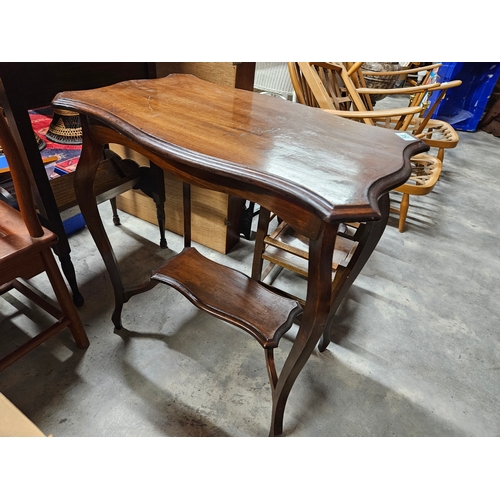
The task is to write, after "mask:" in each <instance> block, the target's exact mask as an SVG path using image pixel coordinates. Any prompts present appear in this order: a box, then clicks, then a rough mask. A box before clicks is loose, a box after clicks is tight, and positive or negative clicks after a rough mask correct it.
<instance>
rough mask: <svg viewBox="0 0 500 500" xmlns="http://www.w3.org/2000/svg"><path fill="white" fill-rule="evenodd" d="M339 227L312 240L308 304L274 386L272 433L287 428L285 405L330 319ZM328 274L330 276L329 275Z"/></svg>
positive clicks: (324, 228) (331, 228) (330, 227)
mask: <svg viewBox="0 0 500 500" xmlns="http://www.w3.org/2000/svg"><path fill="white" fill-rule="evenodd" d="M337 230H338V227H337V226H336V225H335V226H333V225H332V226H328V225H324V226H323V229H322V233H321V235H320V237H319V238H318V239H317V240H315V241H310V242H309V270H308V280H307V282H308V286H307V297H306V305H305V307H304V312H303V316H302V321H301V323H300V328H299V331H298V333H297V337H296V339H295V341H294V343H293V346H292V349H291V350H290V353H289V355H288V357H287V359H286V361H285V363H284V365H283V368H282V370H281V372H280V374H279V376H278V379H277V381H276V384H275V387H273V389H272V395H273V411H272V419H271V430H270V432H269V435H270V436H279V435H281V434H282V432H283V416H284V412H285V405H286V402H287V399H288V396H289V394H290V391H291V390H292V387H293V384H294V383H295V380H296V379H297V377H298V375H299V373H300V372H301V370H302V368H303V367H304V365H305V364H306V362H307V360H308V359H309V357H310V355H311V353H312V352H313V350H314V349H315V347H316V344H317V343H318V340H319V338H320V337H321V335H322V333H323V330H324V327H325V323H326V321H327V319H328V312H329V310H330V297H331V279H330V276H331V270H332V258H333V249H334V247H335V238H336V236H337ZM325 277H326V279H325Z"/></svg>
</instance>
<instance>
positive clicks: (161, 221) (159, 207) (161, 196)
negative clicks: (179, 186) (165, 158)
mask: <svg viewBox="0 0 500 500" xmlns="http://www.w3.org/2000/svg"><path fill="white" fill-rule="evenodd" d="M150 168H151V171H152V174H153V177H154V184H153V186H154V189H153V192H152V195H153V201H154V202H155V205H156V219H157V221H158V228H159V230H160V248H168V244H167V240H166V238H165V175H164V173H163V169H161V168H160V167H158V165H155V164H154V163H153V162H150Z"/></svg>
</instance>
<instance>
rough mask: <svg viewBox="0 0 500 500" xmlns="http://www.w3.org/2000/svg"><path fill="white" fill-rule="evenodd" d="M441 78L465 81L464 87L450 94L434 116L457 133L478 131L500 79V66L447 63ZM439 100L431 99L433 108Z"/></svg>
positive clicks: (484, 63) (453, 89)
mask: <svg viewBox="0 0 500 500" xmlns="http://www.w3.org/2000/svg"><path fill="white" fill-rule="evenodd" d="M438 76H439V78H440V79H441V81H442V82H448V81H450V80H462V85H460V87H455V88H452V89H450V90H449V91H448V92H447V94H446V97H445V98H444V99H443V100H442V101H441V102H440V103H439V105H438V107H437V109H436V111H435V112H434V114H433V115H432V117H433V118H436V119H438V120H444V121H446V122H448V123H450V124H451V125H453V127H454V128H455V129H456V130H462V131H466V132H474V131H475V130H476V128H477V125H478V123H479V121H480V120H481V118H482V116H483V113H484V109H485V108H486V105H487V104H488V99H489V98H490V95H491V92H492V91H493V89H494V88H495V84H496V82H497V80H498V78H499V77H500V63H492V62H480V63H468V62H465V63H452V62H444V63H443V65H442V66H441V67H440V68H439V71H438ZM435 99H436V96H435V95H433V96H431V98H430V105H432V104H433V103H434V101H435Z"/></svg>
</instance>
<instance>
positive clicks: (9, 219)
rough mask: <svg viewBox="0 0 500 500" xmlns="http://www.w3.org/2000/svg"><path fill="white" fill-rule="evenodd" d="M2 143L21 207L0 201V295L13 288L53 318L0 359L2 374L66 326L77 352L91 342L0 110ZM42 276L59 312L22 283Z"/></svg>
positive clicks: (0, 141)
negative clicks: (51, 290)
mask: <svg viewBox="0 0 500 500" xmlns="http://www.w3.org/2000/svg"><path fill="white" fill-rule="evenodd" d="M0 144H2V147H3V150H4V153H5V156H6V158H7V161H8V164H9V168H10V173H11V175H12V180H13V183H14V188H15V192H16V198H17V203H18V206H19V211H17V210H16V209H14V208H12V207H11V206H9V205H8V204H7V203H5V202H0V294H3V293H6V292H8V291H10V290H13V289H15V290H17V291H18V292H20V293H22V294H23V295H25V296H26V297H27V298H28V299H29V300H30V301H32V302H33V303H34V304H36V305H37V306H39V307H41V308H42V309H44V310H45V311H46V312H48V313H49V314H50V315H52V316H53V317H54V318H55V319H56V322H55V323H53V324H52V325H50V326H49V327H47V328H45V330H43V331H42V332H40V333H39V334H37V335H36V336H34V337H31V338H30V339H29V340H28V341H26V342H25V343H24V344H23V345H21V346H19V347H17V348H16V349H14V350H13V351H11V352H10V353H9V354H7V355H4V356H3V357H2V358H1V359H0V371H1V370H3V369H5V368H6V367H8V366H9V365H11V364H12V363H14V362H15V361H17V360H18V359H19V358H21V357H22V356H24V355H25V354H27V353H28V352H30V351H31V350H33V349H34V348H35V347H37V346H38V345H39V344H41V343H42V342H45V341H46V340H47V339H49V338H50V337H52V336H53V335H55V334H56V333H58V332H60V331H61V330H63V329H64V328H66V327H68V328H69V329H70V330H71V333H72V334H73V337H74V339H75V342H76V345H77V346H78V347H79V348H82V349H83V348H86V347H88V345H89V340H88V338H87V335H86V333H85V330H84V327H83V325H82V322H81V320H80V317H79V316H78V313H77V311H76V309H75V306H74V304H73V301H72V299H71V296H70V294H69V292H68V289H67V288H66V285H65V283H64V280H63V278H62V275H61V272H60V270H59V268H58V266H57V264H56V261H55V258H54V254H53V253H52V248H51V247H52V246H53V245H54V244H55V243H56V242H57V237H56V235H55V234H54V233H52V232H51V231H49V230H47V229H45V228H44V227H42V226H41V224H40V222H39V219H38V215H37V212H36V208H35V204H34V200H33V196H32V191H31V188H30V179H29V176H28V172H27V169H26V166H25V164H24V162H23V159H22V157H21V155H20V153H19V150H18V148H17V146H16V143H15V140H14V138H13V136H12V133H11V130H10V127H9V125H8V123H7V120H6V119H5V117H4V115H3V109H1V108H0ZM43 272H45V273H46V274H47V276H48V278H49V280H50V283H51V285H52V288H53V291H54V294H55V296H56V299H57V301H58V303H59V306H60V309H61V310H59V309H58V308H57V307H55V306H54V305H53V304H52V303H51V302H49V300H47V299H45V298H44V297H42V295H41V294H39V293H37V292H36V291H34V289H33V287H31V286H28V285H27V284H25V283H23V282H22V281H21V280H28V279H30V278H32V277H34V276H37V275H39V274H41V273H43ZM0 341H1V337H0Z"/></svg>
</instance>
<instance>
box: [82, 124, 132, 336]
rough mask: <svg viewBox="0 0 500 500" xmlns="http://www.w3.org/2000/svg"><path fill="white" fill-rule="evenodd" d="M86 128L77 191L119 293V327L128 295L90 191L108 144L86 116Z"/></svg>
mask: <svg viewBox="0 0 500 500" xmlns="http://www.w3.org/2000/svg"><path fill="white" fill-rule="evenodd" d="M81 122H82V129H83V134H84V137H85V135H86V134H87V135H88V137H87V139H86V140H84V141H83V146H82V153H81V156H80V161H79V163H78V166H77V168H76V170H75V183H74V185H75V194H76V199H77V201H78V204H79V206H80V210H81V212H82V215H83V218H84V219H85V223H86V224H87V227H88V229H89V231H90V234H91V235H92V238H93V239H94V242H95V244H96V246H97V248H98V250H99V252H100V254H101V256H102V258H103V260H104V264H105V266H106V269H107V271H108V274H109V277H110V279H111V283H112V286H113V291H114V296H115V309H114V312H113V315H112V320H113V323H114V325H115V327H116V328H117V329H120V328H121V311H122V308H123V304H124V302H126V301H127V296H126V294H125V291H124V288H123V282H122V277H121V273H120V270H119V268H118V264H117V262H116V257H115V254H114V252H113V248H112V247H111V244H110V242H109V239H108V236H107V234H106V231H105V229H104V226H103V224H102V220H101V216H100V214H99V210H98V206H97V202H96V199H95V197H94V196H89V195H88V193H93V192H94V180H95V177H96V173H97V167H98V165H99V162H100V161H101V159H102V158H103V150H104V147H103V146H100V145H98V144H95V143H94V142H93V141H92V140H91V138H90V133H89V131H88V124H87V120H86V119H85V118H84V117H83V116H82V119H81Z"/></svg>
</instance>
